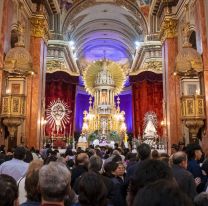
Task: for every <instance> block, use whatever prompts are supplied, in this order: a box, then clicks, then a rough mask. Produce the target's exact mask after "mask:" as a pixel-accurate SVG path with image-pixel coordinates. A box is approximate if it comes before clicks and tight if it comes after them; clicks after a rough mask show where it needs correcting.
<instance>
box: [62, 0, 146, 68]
mask: <svg viewBox="0 0 208 206" xmlns="http://www.w3.org/2000/svg"><path fill="white" fill-rule="evenodd" d="M98 1H99V3H98ZM106 2H107V3H106ZM62 32H63V33H64V38H65V40H68V41H73V42H74V43H75V45H74V46H75V50H74V53H75V55H76V56H77V58H78V59H79V62H78V63H79V65H80V66H81V67H85V65H86V64H88V63H89V62H91V61H94V60H99V59H102V58H104V57H106V58H107V59H110V60H113V61H116V62H119V63H122V64H125V65H131V63H132V61H133V58H134V55H135V49H136V47H135V42H136V41H143V40H144V36H145V35H146V34H147V33H148V28H147V23H146V18H145V17H144V15H143V14H142V12H141V11H140V10H139V7H138V5H137V4H135V3H133V1H130V0H125V1H122V0H115V1H114V0H108V1H103V0H97V1H96V0H87V1H78V2H77V3H75V4H74V5H73V6H72V7H71V8H70V9H69V11H68V14H67V16H66V18H65V20H64V24H63V31H62Z"/></svg>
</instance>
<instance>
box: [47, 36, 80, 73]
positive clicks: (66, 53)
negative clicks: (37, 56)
mask: <svg viewBox="0 0 208 206" xmlns="http://www.w3.org/2000/svg"><path fill="white" fill-rule="evenodd" d="M72 56H73V54H72V52H71V50H70V48H69V44H68V42H66V41H62V40H49V41H48V55H47V61H46V64H47V71H46V72H47V73H54V72H57V71H63V72H66V73H68V74H70V75H71V76H79V73H80V72H79V68H78V66H77V64H76V61H75V60H74V59H73V58H72Z"/></svg>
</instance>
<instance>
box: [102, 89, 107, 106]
mask: <svg viewBox="0 0 208 206" xmlns="http://www.w3.org/2000/svg"><path fill="white" fill-rule="evenodd" d="M101 103H102V104H107V91H106V90H103V91H102V96H101Z"/></svg>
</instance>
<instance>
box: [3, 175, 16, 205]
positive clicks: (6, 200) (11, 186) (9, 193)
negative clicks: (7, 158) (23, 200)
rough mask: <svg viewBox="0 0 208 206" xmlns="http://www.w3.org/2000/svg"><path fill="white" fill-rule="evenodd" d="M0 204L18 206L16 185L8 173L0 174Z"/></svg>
mask: <svg viewBox="0 0 208 206" xmlns="http://www.w3.org/2000/svg"><path fill="white" fill-rule="evenodd" d="M0 205H1V206H18V205H19V204H18V187H17V183H16V181H15V179H14V178H13V177H11V176H9V175H5V174H1V175H0Z"/></svg>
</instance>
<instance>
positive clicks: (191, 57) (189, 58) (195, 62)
mask: <svg viewBox="0 0 208 206" xmlns="http://www.w3.org/2000/svg"><path fill="white" fill-rule="evenodd" d="M191 69H193V70H195V71H196V72H201V71H202V70H203V63H202V58H201V55H200V54H199V53H198V52H197V50H196V49H193V48H191V46H186V47H183V48H182V50H181V52H179V54H178V55H177V57H176V71H177V72H182V73H185V72H188V71H189V70H191Z"/></svg>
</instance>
